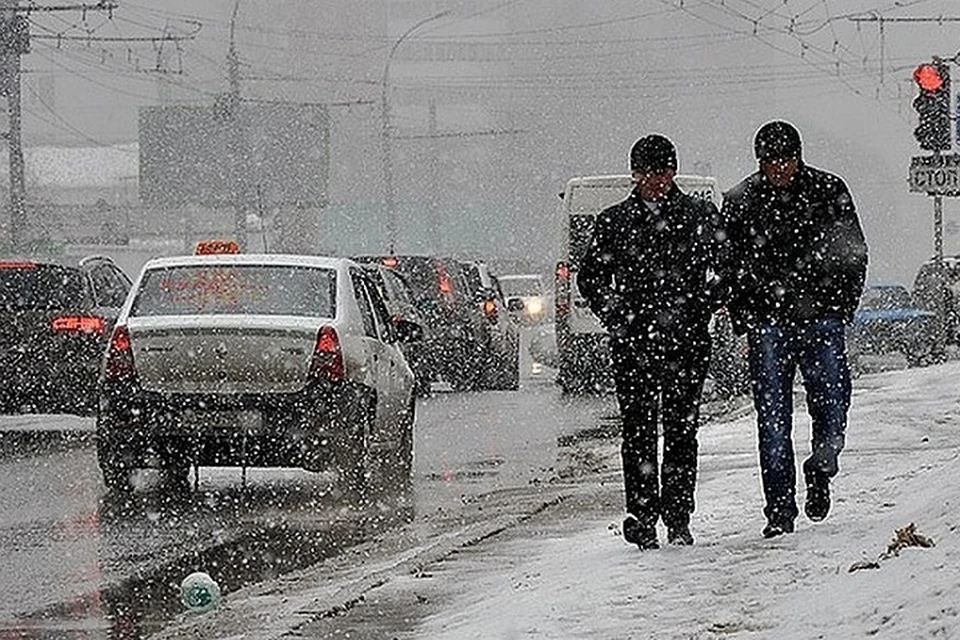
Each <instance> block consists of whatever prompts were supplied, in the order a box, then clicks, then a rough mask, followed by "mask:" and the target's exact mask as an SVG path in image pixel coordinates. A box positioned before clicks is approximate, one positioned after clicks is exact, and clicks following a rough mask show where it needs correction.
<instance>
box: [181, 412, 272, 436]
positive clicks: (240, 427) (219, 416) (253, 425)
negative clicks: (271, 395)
mask: <svg viewBox="0 0 960 640" xmlns="http://www.w3.org/2000/svg"><path fill="white" fill-rule="evenodd" d="M182 422H183V426H184V427H186V428H188V429H195V430H197V431H201V432H211V431H212V432H218V433H256V432H258V431H260V429H261V428H262V427H263V415H262V414H261V413H260V412H259V411H191V410H187V411H184V412H183V417H182Z"/></svg>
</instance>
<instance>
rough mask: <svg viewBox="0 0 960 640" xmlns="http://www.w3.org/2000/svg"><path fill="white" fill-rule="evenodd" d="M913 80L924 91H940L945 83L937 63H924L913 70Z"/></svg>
mask: <svg viewBox="0 0 960 640" xmlns="http://www.w3.org/2000/svg"><path fill="white" fill-rule="evenodd" d="M913 80H914V82H916V83H917V86H918V87H920V88H921V89H923V90H924V91H931V92H933V91H939V90H940V89H941V88H942V87H943V84H944V77H943V74H941V73H940V69H938V68H937V67H936V66H935V65H932V64H922V65H920V66H919V67H917V68H916V69H915V70H914V72H913Z"/></svg>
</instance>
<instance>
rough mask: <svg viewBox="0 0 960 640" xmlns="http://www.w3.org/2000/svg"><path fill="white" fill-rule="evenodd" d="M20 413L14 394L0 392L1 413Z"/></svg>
mask: <svg viewBox="0 0 960 640" xmlns="http://www.w3.org/2000/svg"><path fill="white" fill-rule="evenodd" d="M15 413H19V411H18V408H17V402H16V398H15V396H14V394H12V393H3V392H0V415H13V414H15Z"/></svg>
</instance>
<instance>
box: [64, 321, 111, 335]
mask: <svg viewBox="0 0 960 640" xmlns="http://www.w3.org/2000/svg"><path fill="white" fill-rule="evenodd" d="M53 330H54V331H56V332H58V333H86V334H94V335H98V336H102V335H103V334H104V333H106V332H107V323H106V321H105V320H104V319H103V318H100V317H97V316H61V317H59V318H54V320H53Z"/></svg>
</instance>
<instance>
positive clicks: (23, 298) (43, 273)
mask: <svg viewBox="0 0 960 640" xmlns="http://www.w3.org/2000/svg"><path fill="white" fill-rule="evenodd" d="M88 302H89V300H88V298H87V287H86V281H85V279H84V276H83V274H82V273H81V272H80V270H79V269H72V268H70V267H61V266H57V265H40V264H33V263H12V262H6V263H5V262H0V309H2V310H4V311H68V310H78V309H82V308H84V307H86V306H87V303H88Z"/></svg>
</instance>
